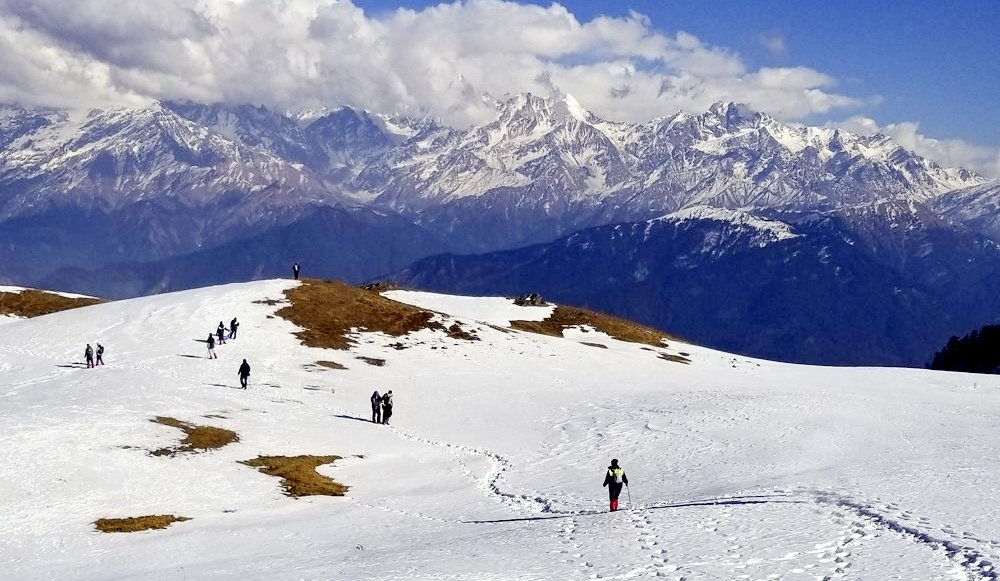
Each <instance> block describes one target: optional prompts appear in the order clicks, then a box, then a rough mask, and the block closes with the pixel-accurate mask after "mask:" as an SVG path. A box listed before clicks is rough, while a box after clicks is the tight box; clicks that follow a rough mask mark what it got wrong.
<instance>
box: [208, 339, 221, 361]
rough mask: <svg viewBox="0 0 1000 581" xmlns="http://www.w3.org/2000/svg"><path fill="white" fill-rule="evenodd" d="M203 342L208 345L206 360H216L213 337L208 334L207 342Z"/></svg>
mask: <svg viewBox="0 0 1000 581" xmlns="http://www.w3.org/2000/svg"><path fill="white" fill-rule="evenodd" d="M205 342H206V343H208V358H209V359H218V358H219V356H218V355H216V354H215V335H213V334H211V333H209V334H208V340H207V341H205Z"/></svg>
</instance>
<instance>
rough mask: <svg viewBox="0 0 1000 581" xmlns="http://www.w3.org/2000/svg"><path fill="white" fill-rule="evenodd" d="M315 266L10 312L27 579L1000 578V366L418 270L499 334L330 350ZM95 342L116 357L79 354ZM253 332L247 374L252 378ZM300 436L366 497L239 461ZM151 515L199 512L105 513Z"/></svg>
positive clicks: (4, 442)
mask: <svg viewBox="0 0 1000 581" xmlns="http://www.w3.org/2000/svg"><path fill="white" fill-rule="evenodd" d="M296 284H297V283H294V282H291V281H264V282H256V283H247V284H236V285H228V286H222V287H213V288H205V289H199V290H194V291H186V292H182V293H176V294H169V295H160V296H155V297H148V298H140V299H133V300H129V301H123V302H118V303H108V304H103V305H98V306H92V307H86V308H82V309H76V310H73V311H68V312H64V313H59V314H55V315H49V316H45V317H40V318H37V319H33V320H26V321H17V322H14V323H10V324H7V325H5V326H4V333H5V340H4V341H3V342H2V343H0V376H2V378H3V382H2V383H3V386H2V388H0V427H2V429H0V448H2V449H3V450H4V454H5V456H4V457H5V462H4V463H3V466H2V468H0V490H2V491H3V494H2V495H0V549H2V550H0V568H2V570H3V571H4V577H5V578H9V579H18V580H31V579H81V580H82V579H87V580H98V579H100V580H104V579H144V580H148V579H204V578H214V579H268V580H276V579H277V580H281V579H289V580H291V579H589V578H596V577H601V578H619V579H625V578H633V577H639V576H649V575H659V576H662V577H666V578H669V579H738V578H744V576H746V577H745V578H752V579H763V578H771V579H818V578H819V579H821V578H837V577H854V578H862V579H880V578H889V577H898V578H905V579H956V578H963V579H992V578H995V572H994V570H993V565H992V563H994V562H996V560H997V559H998V558H1000V525H998V523H1000V508H998V507H1000V491H998V490H997V488H996V487H995V486H993V485H992V482H994V481H995V479H996V477H997V475H998V474H1000V460H998V458H1000V454H998V452H1000V444H998V443H997V438H996V429H997V425H998V421H1000V380H998V379H997V378H995V377H982V376H970V375H960V374H946V373H934V372H928V371H920V370H902V369H863V368H855V369H845V368H840V369H835V368H819V367H805V366H794V365H782V364H775V363H771V362H767V361H759V360H751V359H746V358H742V357H734V356H731V355H727V354H725V353H720V352H715V351H711V350H707V349H703V348H699V347H696V346H692V345H685V344H682V343H679V342H671V343H670V345H669V346H668V347H664V348H653V347H648V346H645V345H639V344H634V343H625V342H621V341H618V340H614V339H611V338H609V337H608V336H606V335H603V334H601V333H598V332H595V331H593V330H590V331H587V330H585V329H578V330H575V331H571V332H568V336H567V337H564V338H562V337H550V336H545V335H536V334H529V333H525V332H521V331H514V330H511V329H508V328H505V326H504V322H505V321H509V320H510V319H511V318H514V317H517V318H520V319H535V320H537V319H540V318H544V317H546V316H548V315H549V313H550V312H551V309H548V308H538V307H513V306H511V304H510V302H509V301H508V300H506V299H494V298H467V297H465V298H463V297H447V296H441V295H429V294H426V293H411V292H402V291H396V292H392V293H391V294H390V295H389V296H391V297H392V298H393V299H395V300H400V301H405V302H410V303H414V304H417V305H422V306H425V307H428V308H433V309H436V310H439V311H443V312H452V313H454V316H457V317H460V322H461V324H462V326H463V328H465V329H467V330H471V331H474V333H475V334H476V335H477V336H478V337H479V340H478V341H467V340H461V339H452V338H449V337H448V336H447V335H445V334H444V333H443V332H441V331H436V330H432V329H424V330H421V331H417V332H415V333H413V334H411V335H408V336H405V337H403V338H394V337H388V336H385V335H382V334H378V333H362V334H359V335H358V336H357V341H356V346H355V347H353V348H352V349H351V350H350V351H330V350H320V349H313V348H307V347H304V346H302V345H300V344H299V342H298V340H297V339H295V338H294V337H293V336H292V333H293V332H294V331H295V330H296V329H295V327H294V326H293V325H292V324H291V323H289V322H287V321H285V320H284V319H282V318H280V317H276V316H274V313H275V311H276V310H277V309H279V308H280V307H282V306H283V305H282V304H281V303H280V302H278V303H277V304H274V303H271V304H268V303H267V302H260V301H262V300H264V299H279V300H280V299H282V292H283V291H285V290H286V289H289V288H291V287H293V286H295V285H296ZM522 312H523V313H524V314H521V313H522ZM233 316H238V317H239V319H240V321H241V322H242V325H241V327H240V331H239V335H238V337H237V339H236V340H234V341H231V342H230V343H228V344H226V345H221V346H219V347H218V349H217V350H218V352H219V359H218V360H211V361H210V360H208V359H205V358H204V353H203V349H204V346H203V344H201V343H197V342H195V340H197V339H201V338H203V337H204V336H205V335H206V334H207V332H208V331H209V330H211V329H213V328H214V327H215V326H216V324H217V322H218V320H220V319H221V320H225V321H228V320H229V319H230V318H232V317H233ZM438 317H439V320H441V321H442V322H444V323H446V325H447V324H450V323H451V322H453V317H452V316H451V315H438ZM477 321H484V322H482V323H480V322H477ZM487 323H488V324H487ZM95 341H100V342H101V343H102V344H103V345H105V346H107V348H108V351H107V353H106V355H105V359H106V361H107V365H106V366H104V367H99V368H97V369H92V370H91V369H84V368H80V366H79V363H78V362H79V360H80V359H81V352H82V349H83V345H84V343H87V342H91V343H93V342H95ZM661 353H667V354H670V355H674V356H678V357H680V356H683V357H687V358H688V359H690V363H688V364H684V363H678V362H675V361H670V360H665V359H662V358H660V357H659V355H660V354H661ZM682 354H683V355H682ZM360 356H365V357H370V358H378V359H383V360H385V364H384V366H373V365H369V364H367V363H365V362H363V361H362V360H360V359H358V358H357V357H360ZM243 358H246V359H247V360H248V361H249V362H250V364H251V366H252V367H253V371H252V375H251V386H250V389H249V390H248V391H242V390H239V389H234V388H235V387H236V385H237V382H236V369H237V366H238V365H239V363H240V361H241V360H242V359H243ZM318 360H327V361H329V360H333V361H337V362H338V363H341V364H343V365H345V366H346V367H347V368H348V369H346V370H337V371H334V370H327V369H324V368H320V367H317V366H315V365H313V363H314V362H315V361H318ZM374 389H378V390H379V391H385V390H386V389H392V390H393V391H394V393H395V397H396V409H395V413H394V416H393V425H392V426H391V427H386V426H379V425H374V424H371V423H370V422H368V421H367V418H368V417H369V405H368V396H369V395H370V394H371V392H372V390H374ZM154 416H170V417H175V418H177V419H179V420H182V421H187V422H191V423H197V424H209V425H216V426H220V427H224V428H228V429H231V430H234V431H235V432H237V433H238V434H239V437H240V440H239V442H237V443H234V444H231V445H229V446H226V447H224V448H221V449H219V450H216V451H210V452H206V453H203V454H190V455H180V456H177V457H169V456H152V455H150V454H149V453H148V450H152V449H157V448H161V447H164V446H170V445H175V444H176V443H177V441H178V440H179V439H180V433H179V432H178V431H177V430H175V429H173V428H169V427H166V426H162V425H159V424H155V423H152V422H150V421H149V420H150V419H152V418H153V417H154ZM279 454H285V455H298V454H336V455H339V456H342V457H343V459H342V460H338V461H336V462H335V463H334V464H333V465H328V466H323V467H321V468H320V471H321V472H322V473H324V474H327V475H329V476H331V477H334V478H336V479H337V480H339V481H341V482H343V483H345V484H347V485H349V486H350V487H351V488H350V490H349V492H348V494H347V496H346V497H343V498H328V497H307V498H301V499H297V500H294V499H291V498H288V497H286V496H284V495H282V494H281V492H280V487H279V484H278V481H277V479H275V478H272V477H271V476H267V475H264V474H261V473H259V472H257V471H256V470H254V469H252V468H249V467H247V466H244V465H241V464H239V463H238V461H240V460H247V459H251V458H254V457H256V456H258V455H279ZM612 457H615V458H618V459H619V460H620V461H621V462H622V464H623V466H624V467H625V470H626V473H627V475H628V476H629V481H630V491H629V493H630V497H631V502H630V503H629V501H628V497H623V504H624V505H625V506H629V505H630V506H631V508H632V510H627V511H622V512H619V513H616V514H608V513H605V512H604V509H605V508H606V503H607V500H606V493H605V491H604V489H602V488H601V486H600V483H601V481H602V479H603V474H604V470H605V466H606V465H607V462H608V460H609V459H610V458H612ZM144 514H174V515H182V516H186V517H191V518H192V519H193V520H190V521H187V522H182V523H176V524H174V525H173V526H171V527H170V528H169V529H166V530H162V531H150V532H143V533H132V534H104V533H99V532H96V531H95V530H94V527H93V524H92V523H93V521H94V520H96V519H98V518H101V517H124V516H138V515H144Z"/></svg>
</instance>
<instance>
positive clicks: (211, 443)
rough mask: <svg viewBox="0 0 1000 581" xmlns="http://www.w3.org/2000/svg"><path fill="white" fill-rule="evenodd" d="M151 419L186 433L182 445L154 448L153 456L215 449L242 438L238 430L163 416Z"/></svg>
mask: <svg viewBox="0 0 1000 581" xmlns="http://www.w3.org/2000/svg"><path fill="white" fill-rule="evenodd" d="M150 421H151V422H156V423H158V424H163V425H164V426H170V427H172V428H177V429H179V430H182V431H183V432H184V434H186V436H185V438H184V439H183V440H181V445H180V446H177V447H175V448H160V449H159V450H153V452H151V453H152V454H153V456H176V455H177V454H180V453H184V452H204V451H205V450H214V449H216V448H221V447H223V446H225V445H227V444H232V443H233V442H238V441H239V440H240V437H239V436H238V435H236V432H233V431H231V430H226V429H224V428H216V427H214V426H198V425H195V424H189V423H187V422H182V421H180V420H177V419H174V418H167V417H163V416H157V417H156V418H155V419H152V420H150Z"/></svg>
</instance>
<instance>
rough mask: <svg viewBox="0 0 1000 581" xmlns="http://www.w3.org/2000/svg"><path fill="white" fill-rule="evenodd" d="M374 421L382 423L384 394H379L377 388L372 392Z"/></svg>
mask: <svg viewBox="0 0 1000 581" xmlns="http://www.w3.org/2000/svg"><path fill="white" fill-rule="evenodd" d="M371 400H372V422H373V423H376V424H381V423H382V396H381V395H379V394H378V390H377V389H376V390H375V391H374V392H372V397H371Z"/></svg>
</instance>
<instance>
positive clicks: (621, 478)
mask: <svg viewBox="0 0 1000 581" xmlns="http://www.w3.org/2000/svg"><path fill="white" fill-rule="evenodd" d="M622 484H624V485H625V486H628V476H625V471H624V470H622V467H621V466H619V465H618V460H617V459H614V460H611V466H608V472H607V474H605V475H604V486H607V487H608V495H609V496H610V497H611V510H612V511H615V510H618V495H619V494H621V493H622Z"/></svg>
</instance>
